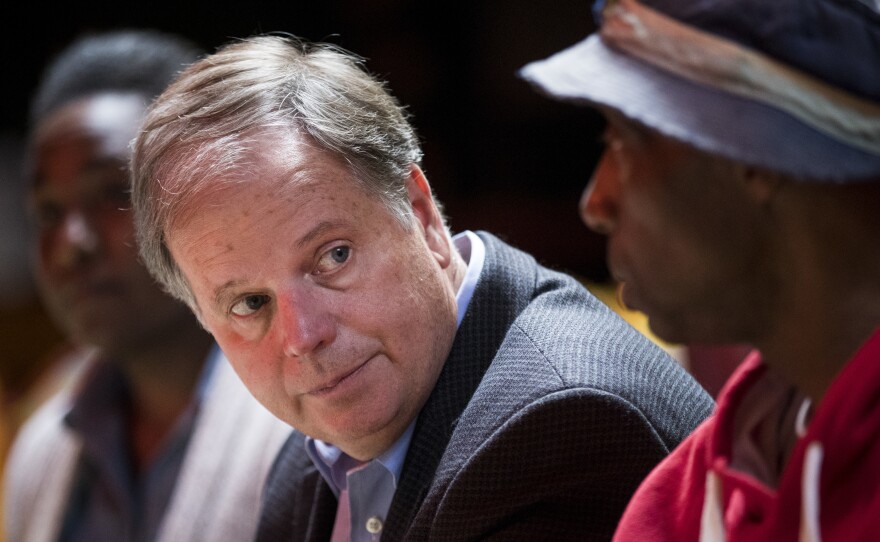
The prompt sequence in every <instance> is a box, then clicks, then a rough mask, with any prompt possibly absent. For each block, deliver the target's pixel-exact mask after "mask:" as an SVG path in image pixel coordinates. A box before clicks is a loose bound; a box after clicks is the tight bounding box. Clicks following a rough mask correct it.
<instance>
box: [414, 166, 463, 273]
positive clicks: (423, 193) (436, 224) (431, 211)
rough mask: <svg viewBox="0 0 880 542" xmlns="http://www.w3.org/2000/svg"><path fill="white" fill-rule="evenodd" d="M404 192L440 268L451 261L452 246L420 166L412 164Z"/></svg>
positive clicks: (444, 267) (443, 267) (446, 265)
mask: <svg viewBox="0 0 880 542" xmlns="http://www.w3.org/2000/svg"><path fill="white" fill-rule="evenodd" d="M406 192H407V195H408V197H409V203H410V205H411V206H412V210H413V215H414V216H415V219H416V223H417V224H418V226H419V228H420V229H421V231H422V234H423V235H424V237H425V242H426V243H427V245H428V249H429V250H430V251H431V253H432V254H433V255H434V258H435V259H436V260H437V263H439V264H440V267H441V268H442V269H446V268H447V267H448V266H449V264H450V263H451V262H452V246H451V242H450V240H449V236H448V235H447V233H446V226H445V225H444V224H443V218H442V217H441V216H440V210H439V209H437V204H436V203H434V198H433V196H432V195H431V186H430V185H429V184H428V179H427V178H426V177H425V173H424V172H423V171H422V168H420V167H419V166H417V165H416V164H412V165H411V166H410V170H409V177H407V179H406Z"/></svg>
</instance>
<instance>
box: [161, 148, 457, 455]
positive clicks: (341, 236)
mask: <svg viewBox="0 0 880 542" xmlns="http://www.w3.org/2000/svg"><path fill="white" fill-rule="evenodd" d="M290 139H291V138H290V136H287V140H285V139H284V137H283V136H277V135H276V136H274V137H273V136H271V135H263V136H260V137H258V138H257V140H256V143H255V148H258V149H260V148H261V149H269V148H271V147H272V146H273V145H275V147H276V149H277V148H278V146H279V145H284V148H282V149H281V150H280V152H277V153H275V154H274V155H270V154H267V153H263V154H257V153H254V156H253V157H252V159H251V169H250V170H249V171H248V172H247V174H246V178H244V179H240V182H238V183H237V184H232V185H227V186H226V187H225V188H222V189H220V190H218V191H216V192H214V193H212V194H210V195H207V196H206V197H205V199H202V200H199V201H198V202H197V203H194V204H190V206H189V207H188V208H187V210H186V211H185V214H184V215H182V217H181V219H179V220H177V221H176V222H175V223H174V224H172V226H171V227H170V228H169V230H168V231H167V233H168V242H169V248H170V250H171V253H172V254H173V257H174V259H175V261H176V262H177V263H178V265H179V266H180V268H181V270H182V271H183V273H184V275H185V277H186V279H187V281H188V282H189V284H190V285H191V287H192V290H193V293H194V295H195V299H196V303H197V306H198V310H199V311H200V313H201V317H202V321H203V322H204V323H205V325H206V326H207V327H208V329H209V330H210V331H211V332H212V333H213V334H214V336H215V337H216V339H217V341H218V342H219V344H220V346H221V347H222V348H223V350H224V352H225V353H226V354H227V356H228V357H229V359H230V361H231V362H232V364H233V366H234V367H235V370H236V371H237V373H238V374H239V376H240V377H241V378H242V380H243V381H244V382H245V384H246V385H247V387H248V388H249V389H250V391H251V392H252V393H253V394H254V396H255V397H256V398H257V399H258V400H259V401H260V402H262V403H263V404H264V405H265V406H266V407H267V408H269V410H270V411H272V412H273V413H274V414H275V415H276V416H278V417H279V418H281V419H283V420H285V421H286V422H288V423H290V424H291V425H293V426H294V427H296V428H297V429H299V430H300V431H302V432H304V433H306V434H307V435H310V436H313V437H315V438H318V439H321V440H324V441H326V442H329V443H332V444H335V445H337V446H339V447H340V448H341V449H343V450H344V451H346V452H347V453H349V454H350V455H352V456H354V457H356V458H359V459H371V458H373V457H375V456H377V455H379V454H381V453H382V452H383V451H384V450H385V449H387V448H388V447H390V446H391V444H393V443H394V441H395V440H396V439H397V438H398V437H399V436H400V435H401V434H402V433H403V431H404V430H405V429H406V427H407V426H408V424H409V423H410V422H411V421H412V420H413V419H415V417H416V415H417V414H418V412H419V410H420V409H421V407H422V406H423V404H424V403H425V401H426V400H427V397H428V395H429V394H430V393H431V390H432V389H433V387H434V384H435V382H436V380H437V377H438V375H439V372H440V369H441V368H442V366H443V362H444V360H445V359H446V356H447V354H448V352H449V350H450V348H451V344H452V339H453V337H454V335H455V325H456V324H455V322H456V305H455V291H454V287H453V284H452V280H450V274H449V272H448V269H449V265H450V254H449V244H448V241H447V240H448V238H447V237H445V234H443V229H442V223H441V222H440V219H439V214H437V213H436V208H435V207H434V205H433V203H432V202H431V201H430V197H429V196H428V192H427V190H428V188H427V184H424V186H423V187H420V185H419V184H418V183H417V182H416V180H415V179H416V177H418V175H420V172H418V175H414V176H413V177H411V178H410V179H409V181H408V189H409V197H410V201H411V202H412V205H413V208H414V212H415V217H416V218H415V220H413V225H412V228H411V230H407V229H406V228H404V227H403V226H402V225H401V223H400V222H398V221H397V220H396V219H395V218H394V217H393V216H392V215H391V214H390V212H389V211H388V210H387V209H386V207H385V206H383V205H382V204H381V203H379V202H378V201H377V200H376V199H375V198H374V197H371V196H369V195H367V193H366V192H365V191H364V190H363V189H362V188H361V187H360V186H359V185H358V184H357V181H356V180H355V179H354V177H353V176H352V174H351V172H350V171H349V169H348V168H347V167H346V166H345V165H344V164H343V163H342V162H341V161H339V160H338V159H336V158H335V157H333V156H332V155H329V154H328V153H326V152H323V151H320V150H317V149H315V148H312V147H310V146H308V145H305V144H303V143H300V142H297V141H290ZM285 141H286V143H285ZM421 179H423V177H421Z"/></svg>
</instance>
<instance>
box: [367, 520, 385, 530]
mask: <svg viewBox="0 0 880 542" xmlns="http://www.w3.org/2000/svg"><path fill="white" fill-rule="evenodd" d="M367 532H369V533H370V534H379V533H380V532H382V520H381V519H379V518H378V517H376V516H373V517H371V518H370V519H368V520H367Z"/></svg>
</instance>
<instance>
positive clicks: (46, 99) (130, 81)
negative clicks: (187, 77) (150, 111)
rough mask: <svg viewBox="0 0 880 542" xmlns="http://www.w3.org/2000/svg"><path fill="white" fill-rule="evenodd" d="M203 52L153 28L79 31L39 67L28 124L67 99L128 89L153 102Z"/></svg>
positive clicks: (190, 43) (32, 123)
mask: <svg viewBox="0 0 880 542" xmlns="http://www.w3.org/2000/svg"><path fill="white" fill-rule="evenodd" d="M203 54H204V51H203V50H202V49H201V48H200V47H198V46H197V45H196V44H195V43H194V42H191V41H189V40H187V39H185V38H183V37H180V36H177V35H173V34H167V33H163V32H159V31H156V30H149V29H117V30H109V31H104V32H89V33H86V34H82V35H81V36H79V37H78V38H77V39H75V40H74V41H73V42H72V43H70V44H69V45H68V46H67V47H66V48H65V49H63V50H62V51H61V52H60V53H59V54H58V55H57V56H56V57H55V58H54V59H53V60H52V61H51V63H50V64H49V65H48V66H47V67H46V68H45V70H44V71H43V75H42V78H41V80H40V85H39V87H38V89H37V91H36V94H35V95H34V97H33V100H32V102H31V109H30V116H29V125H30V128H31V129H33V128H34V126H35V125H36V124H37V123H39V122H40V121H41V120H42V119H43V118H45V117H46V116H47V115H48V114H50V113H52V112H53V111H55V110H56V109H58V108H59V107H61V106H63V105H65V104H66V103H68V102H71V101H73V100H76V99H78V98H82V97H85V96H89V95H92V94H96V93H100V92H112V91H119V92H133V93H138V94H141V95H143V96H144V97H145V98H146V99H147V100H149V101H152V100H153V99H154V98H155V97H156V96H158V95H159V94H160V93H161V92H162V90H163V89H164V88H165V87H166V86H167V85H168V84H169V83H170V82H171V81H172V79H174V77H175V76H176V75H177V74H178V73H179V72H180V71H181V70H182V69H183V68H184V67H186V66H187V65H189V64H191V63H192V62H194V61H195V60H197V59H198V58H200V57H201V56H202V55H203Z"/></svg>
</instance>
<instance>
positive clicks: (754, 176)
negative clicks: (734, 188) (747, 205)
mask: <svg viewBox="0 0 880 542" xmlns="http://www.w3.org/2000/svg"><path fill="white" fill-rule="evenodd" d="M741 174H742V177H743V180H744V182H745V186H746V191H747V193H748V194H749V196H751V198H752V199H753V201H754V202H755V203H756V204H757V205H759V206H764V205H767V204H769V203H770V202H771V201H773V198H774V197H775V196H776V193H777V192H778V191H779V188H780V187H781V186H782V185H783V183H784V182H785V179H784V177H783V176H782V175H781V174H779V173H776V172H773V171H768V170H766V169H763V168H757V167H753V166H742V171H741Z"/></svg>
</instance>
